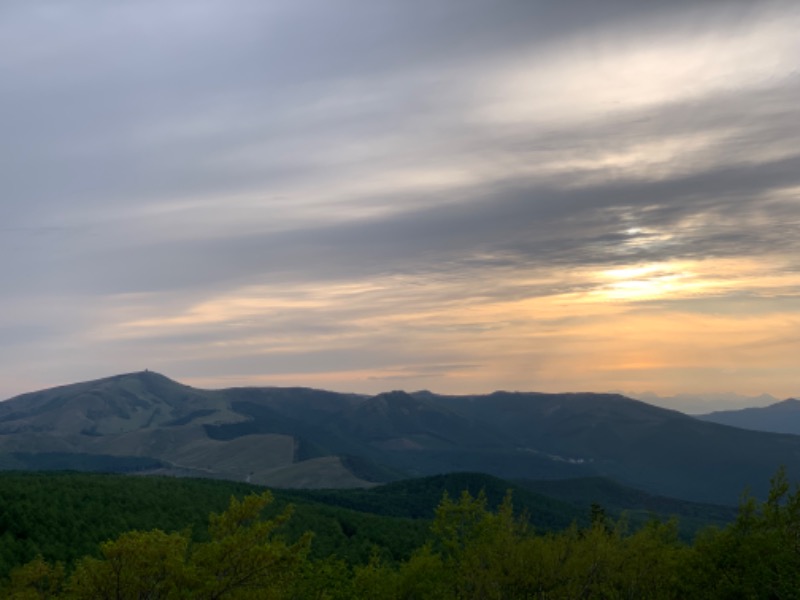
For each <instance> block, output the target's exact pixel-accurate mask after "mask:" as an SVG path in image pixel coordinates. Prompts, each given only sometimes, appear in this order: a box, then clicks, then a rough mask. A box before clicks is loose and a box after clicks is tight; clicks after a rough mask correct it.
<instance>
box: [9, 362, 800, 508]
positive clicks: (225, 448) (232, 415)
mask: <svg viewBox="0 0 800 600" xmlns="http://www.w3.org/2000/svg"><path fill="white" fill-rule="evenodd" d="M780 465H785V466H786V468H787V471H788V474H789V476H790V477H792V478H797V477H798V476H800V437H799V436H795V435H785V434H776V433H765V432H756V431H746V430H743V429H738V428H734V427H730V426H727V425H722V424H718V423H712V422H707V421H704V420H700V419H696V418H693V417H690V416H688V415H685V414H683V413H680V412H677V411H673V410H668V409H664V408H658V407H655V406H651V405H648V404H646V403H644V402H640V401H637V400H632V399H630V398H626V397H624V396H621V395H616V394H589V393H580V394H543V393H520V392H495V393H493V394H487V395H470V396H443V395H438V394H433V393H430V392H426V391H423V392H414V393H406V392H402V391H393V392H387V393H383V394H378V395H375V396H367V395H358V394H344V393H336V392H329V391H323V390H314V389H309V388H277V387H270V388H231V389H225V390H201V389H196V388H192V387H189V386H186V385H182V384H180V383H178V382H175V381H173V380H171V379H168V378H167V377H164V376H163V375H160V374H157V373H154V372H150V371H144V372H138V373H130V374H125V375H118V376H114V377H109V378H105V379H100V380H96V381H90V382H84V383H78V384H73V385H67V386H62V387H58V388H53V389H49V390H44V391H40V392H34V393H29V394H23V395H21V396H17V397H15V398H12V399H10V400H7V401H5V402H2V403H0V468H3V469H74V470H100V471H117V472H128V471H135V472H141V473H161V474H168V475H177V476H201V477H211V478H221V479H231V480H240V481H250V482H253V483H260V484H265V485H270V486H275V487H286V488H291V487H295V488H298V487H300V488H302V487H305V488H345V487H369V486H372V485H375V484H376V483H381V482H387V481H393V480H400V479H404V478H409V477H417V476H427V475H435V474H441V473H448V472H458V471H472V472H483V473H488V474H491V475H494V476H497V477H501V478H505V479H511V480H548V479H549V480H559V479H569V478H579V477H606V478H611V479H613V480H615V481H619V482H621V483H623V484H625V485H627V486H631V487H635V488H638V489H642V490H645V491H646V492H648V493H651V494H657V495H661V496H670V497H675V498H680V499H685V500H691V501H697V502H712V503H717V504H728V505H730V504H735V503H736V502H737V500H738V498H739V496H740V494H741V492H742V491H743V490H744V489H745V488H749V489H750V490H751V491H752V492H753V493H754V494H756V495H764V494H765V493H766V490H767V489H768V486H769V478H770V476H771V474H772V473H774V472H775V470H776V469H777V468H778V467H779V466H780Z"/></svg>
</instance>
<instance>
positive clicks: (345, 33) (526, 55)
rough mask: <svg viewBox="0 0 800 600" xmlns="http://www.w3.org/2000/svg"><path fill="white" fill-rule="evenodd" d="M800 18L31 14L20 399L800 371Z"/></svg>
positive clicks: (13, 277)
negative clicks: (173, 385)
mask: <svg viewBox="0 0 800 600" xmlns="http://www.w3.org/2000/svg"><path fill="white" fill-rule="evenodd" d="M798 26H800V10H798V9H797V8H796V7H795V6H794V4H793V3H778V2H776V3H766V2H765V3H759V4H758V5H756V6H754V5H753V4H752V3H737V2H724V3H713V5H711V4H709V5H705V4H704V5H702V6H699V5H697V4H696V3H689V2H673V3H670V4H669V6H666V5H664V6H660V7H650V6H648V5H647V3H633V2H604V3H596V2H570V3H561V4H560V5H559V6H558V7H556V6H554V5H553V4H552V3H544V2H543V3H536V2H525V3H519V2H510V1H509V2H494V3H484V2H477V1H475V2H473V1H467V2H463V1H459V2H456V1H454V0H450V1H444V0H442V1H433V2H430V1H427V2H415V1H412V2H407V3H396V2H370V3H368V4H365V3H361V2H355V1H347V0H342V1H340V2H335V3H331V2H322V1H319V2H312V1H309V2H270V3H262V2H255V1H252V2H251V1H246V0H245V1H239V2H234V3H229V2H220V1H211V0H208V1H196V0H193V1H191V2H189V1H171V2H168V3H163V2H137V3H130V4H120V3H116V4H108V3H101V2H94V1H89V0H86V1H77V0H76V1H70V2H51V3H47V2H44V3H36V4H35V5H32V4H31V3H25V2H8V3H4V4H3V6H2V7H0V69H2V72H3V77H2V78H0V87H1V88H2V89H0V95H1V97H2V98H3V103H4V110H3V111H2V112H0V130H2V131H3V132H4V134H3V136H2V139H1V140H0V159H2V160H0V181H3V194H2V196H1V197H0V215H1V216H2V220H0V228H1V229H0V249H2V252H1V253H0V269H2V273H3V274H4V280H5V281H4V282H5V285H4V286H3V288H2V291H0V296H1V297H2V303H3V306H4V310H3V313H2V315H0V331H2V338H1V339H2V340H3V343H2V346H0V358H2V364H3V365H4V368H3V369H2V371H0V391H2V392H4V394H3V395H5V396H8V395H11V394H12V393H16V392H22V391H27V390H29V389H33V388H35V387H41V386H44V385H49V384H55V383H63V382H67V381H74V380H78V379H82V378H85V377H94V376H102V375H106V374H110V373H114V372H120V371H128V370H134V369H138V368H144V367H149V368H152V369H157V370H161V371H163V372H165V373H166V374H168V375H170V376H173V377H176V378H179V379H182V380H184V381H189V382H193V383H196V384H198V385H208V386H217V385H227V384H245V383H258V384H293V385H315V386H321V387H332V388H336V389H348V390H355V391H377V390H381V389H386V388H387V387H404V388H422V387H426V388H431V389H434V390H436V391H442V392H469V391H474V392H477V391H486V390H491V389H498V388H505V389H537V390H576V389H591V390H597V391H602V390H608V389H626V390H653V391H656V392H658V393H662V394H675V393H680V392H712V391H736V392H740V393H747V394H757V393H761V392H768V393H771V394H774V395H776V396H788V395H793V394H797V393H798V389H797V383H796V376H795V374H794V373H793V369H794V370H795V371H796V364H793V362H794V361H792V359H791V357H792V356H798V355H800V342H798V341H797V340H800V238H798V236H797V234H796V232H797V231H798V227H799V226H800V150H798V148H800V119H798V109H797V106H796V104H797V102H796V99H797V98H798V97H800V74H798V71H797V68H796V65H797V64H798V59H800V39H798V37H797V35H796V31H797V29H798Z"/></svg>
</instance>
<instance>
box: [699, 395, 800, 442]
mask: <svg viewBox="0 0 800 600" xmlns="http://www.w3.org/2000/svg"><path fill="white" fill-rule="evenodd" d="M697 418H698V419H702V420H703V421H710V422H712V423H720V424H722V425H731V426H733V427H740V428H742V429H752V430H754V431H769V432H772V433H793V434H795V435H800V400H797V399H795V398H789V399H788V400H784V401H783V402H777V403H776V404H770V405H769V406H765V407H763V408H743V409H741V410H721V411H717V412H712V413H709V414H707V415H698V417H697Z"/></svg>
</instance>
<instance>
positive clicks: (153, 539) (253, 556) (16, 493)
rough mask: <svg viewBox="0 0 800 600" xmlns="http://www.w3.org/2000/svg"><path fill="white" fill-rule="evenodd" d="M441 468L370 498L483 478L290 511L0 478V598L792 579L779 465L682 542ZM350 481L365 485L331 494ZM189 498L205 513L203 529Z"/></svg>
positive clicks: (106, 485)
mask: <svg viewBox="0 0 800 600" xmlns="http://www.w3.org/2000/svg"><path fill="white" fill-rule="evenodd" d="M454 477H455V479H452V480H449V481H448V478H440V477H432V478H427V479H426V480H423V481H418V482H408V484H407V488H406V489H405V490H403V488H402V484H397V485H399V486H400V488H399V489H398V487H397V486H386V488H385V492H384V500H385V501H386V502H385V504H384V506H387V505H388V506H392V505H394V506H395V507H403V500H402V499H401V498H400V497H398V495H397V493H396V492H398V491H400V490H402V493H406V492H407V491H408V490H411V489H414V490H416V491H417V492H419V493H420V494H419V495H420V496H421V497H423V498H424V497H426V496H428V495H429V494H428V491H429V490H430V489H431V488H434V489H436V488H438V489H441V488H445V489H448V488H450V487H452V486H458V485H461V484H466V485H467V486H468V487H469V486H471V485H476V484H479V483H481V482H482V483H488V484H489V488H488V490H486V489H485V488H482V489H481V491H479V492H478V493H477V494H472V493H470V492H469V490H468V489H465V490H463V491H462V492H461V493H459V494H456V495H455V497H453V496H452V495H450V494H446V495H444V496H443V497H442V498H441V499H440V501H439V502H438V504H437V506H436V508H435V511H432V513H433V515H434V516H433V518H432V519H409V518H398V517H387V516H377V515H370V514H367V513H362V512H358V511H354V510H348V509H343V508H339V507H331V506H325V505H322V504H320V503H319V502H318V501H309V499H308V498H302V495H301V493H300V492H293V493H292V494H293V495H294V496H295V498H293V499H294V500H298V499H299V501H298V502H296V508H295V509H294V510H293V509H292V508H291V507H289V506H287V505H286V503H285V498H284V499H281V498H280V495H278V497H277V498H276V497H275V496H274V495H273V494H272V493H270V492H269V491H264V490H258V489H256V488H254V487H253V486H247V485H245V484H237V483H232V482H218V481H211V480H185V479H177V478H138V477H137V478H132V477H123V476H101V475H88V474H64V473H62V474H57V475H50V474H32V473H25V474H14V473H9V474H5V475H2V476H0V484H2V485H0V550H2V552H1V553H0V559H2V561H1V562H0V567H1V568H2V570H3V571H6V572H8V577H7V578H6V577H3V576H2V575H3V573H0V596H1V597H7V598H19V599H22V598H52V599H56V598H70V599H72V600H77V599H79V600H83V599H85V600H89V599H92V600H94V599H97V598H163V599H165V600H166V599H170V598H175V599H176V600H177V599H178V598H186V597H192V598H195V597H198V598H201V597H203V598H219V599H223V598H227V599H229V600H245V599H249V598H274V599H276V600H277V599H284V600H289V599H300V598H327V599H329V600H353V599H373V598H404V597H406V598H407V597H414V598H437V599H443V600H446V599H453V600H455V599H456V598H496V599H498V600H499V599H501V598H502V599H505V598H531V597H553V598H562V597H564V598H572V597H576V598H577V597H580V598H605V597H614V598H651V599H653V600H661V599H663V600H677V599H683V598H709V599H719V600H724V599H727V598H734V597H747V598H758V599H760V598H764V599H765V600H767V599H769V598H793V597H795V593H796V590H797V589H798V586H799V585H800V559H799V558H798V555H797V552H796V551H795V544H794V542H796V539H795V538H796V532H797V528H798V525H800V523H798V518H799V517H798V515H800V511H798V510H797V507H798V506H800V490H798V489H797V488H791V486H790V484H789V481H788V480H787V479H786V477H785V474H784V473H783V472H779V473H778V474H777V475H775V477H774V478H773V483H772V487H771V491H770V499H769V501H767V502H765V503H761V502H757V501H755V500H753V499H745V501H744V503H743V505H742V508H741V510H740V511H739V514H738V516H737V518H736V521H734V522H732V523H730V524H728V525H726V526H724V527H722V528H713V529H708V530H705V531H703V532H701V534H700V535H699V536H698V537H697V538H696V539H695V540H694V541H693V542H692V543H685V542H682V541H681V540H680V539H679V538H678V536H677V531H678V529H677V527H678V526H677V524H676V523H675V522H674V521H670V522H666V523H665V522H660V521H659V520H657V519H650V520H649V521H648V522H647V523H646V524H644V525H643V526H639V527H631V524H630V523H629V522H628V521H627V519H625V518H623V519H622V520H616V519H614V518H610V517H609V515H608V514H607V513H606V512H605V511H604V510H603V507H601V506H598V505H594V506H592V510H591V519H590V520H589V519H585V518H584V519H582V520H579V521H576V522H574V523H573V524H572V525H570V526H568V527H566V528H561V529H557V530H552V529H551V530H547V529H541V528H537V527H531V526H530V522H529V520H528V518H527V515H529V514H531V512H530V508H529V507H527V506H526V507H525V508H524V510H520V508H519V507H518V506H516V505H515V504H514V499H513V496H511V495H507V494H506V495H505V496H504V499H503V500H502V501H499V502H498V503H495V502H493V501H492V500H491V499H490V497H491V496H496V495H497V492H498V491H499V490H497V489H496V487H497V486H496V483H495V482H492V481H489V480H487V477H486V476H485V475H463V476H454ZM392 488H394V489H392ZM228 491H233V492H234V494H233V496H232V497H231V498H230V500H229V501H228V502H227V503H226V504H224V505H223V507H222V510H221V511H218V509H217V507H216V505H218V504H220V503H221V500H222V498H221V496H222V493H224V492H228ZM348 493H357V494H367V495H369V494H370V493H371V492H370V491H365V492H362V491H360V490H354V491H352V492H350V491H339V492H338V494H343V495H346V494H348ZM392 496H395V498H394V501H392V499H391V497H392ZM531 498H534V496H531V495H529V496H528V500H530V499H531ZM317 500H319V498H317ZM528 500H525V499H524V498H523V504H524V503H525V502H527V501H528ZM359 502H362V503H365V504H370V500H369V499H366V498H364V497H362V498H361V499H360V500H359ZM556 504H557V503H555V504H552V503H551V508H552V507H553V506H555V505H556ZM201 505H203V506H205V507H206V508H208V506H209V505H212V506H213V510H214V513H213V514H210V515H209V517H208V519H207V521H206V524H205V525H202V524H200V522H199V521H198V509H199V507H200V506H201ZM225 506H227V508H225ZM407 508H408V507H407V506H406V507H405V508H401V510H406V509H407ZM414 510H416V508H415V509H414ZM424 512H428V511H424ZM153 524H155V525H156V527H157V528H152V525H153ZM131 526H134V527H136V529H137V530H131V529H130V527H131ZM115 529H118V531H119V532H117V531H115ZM106 535H109V539H107V541H104V542H102V543H101V544H97V543H96V542H95V543H92V541H91V540H90V537H91V536H95V538H98V537H99V538H100V539H102V538H104V537H105V536H106ZM65 536H67V537H65ZM84 551H85V552H86V553H85V554H82V552H84ZM26 553H27V556H26ZM63 561H66V562H63Z"/></svg>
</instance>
